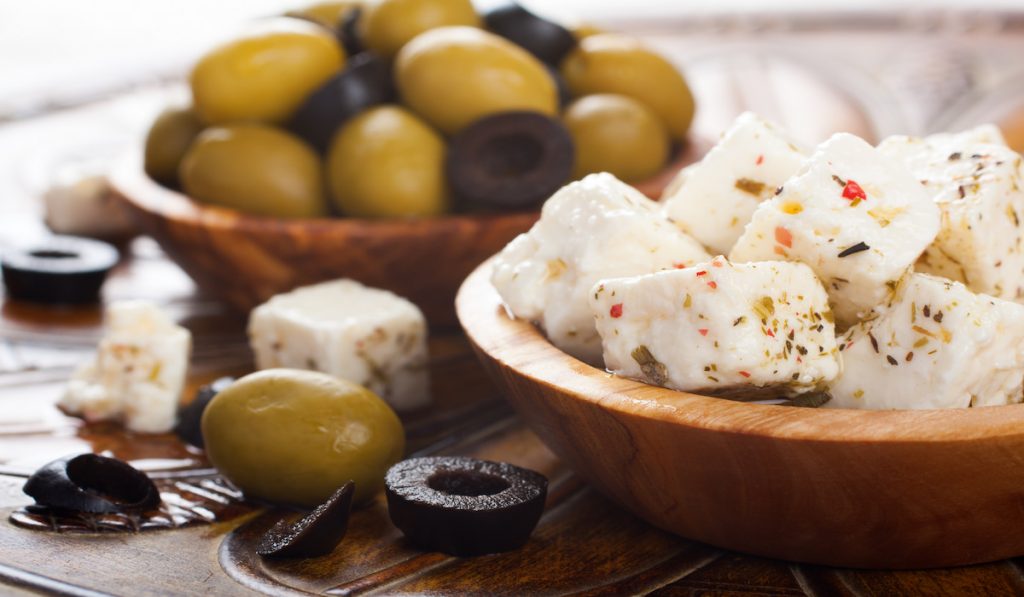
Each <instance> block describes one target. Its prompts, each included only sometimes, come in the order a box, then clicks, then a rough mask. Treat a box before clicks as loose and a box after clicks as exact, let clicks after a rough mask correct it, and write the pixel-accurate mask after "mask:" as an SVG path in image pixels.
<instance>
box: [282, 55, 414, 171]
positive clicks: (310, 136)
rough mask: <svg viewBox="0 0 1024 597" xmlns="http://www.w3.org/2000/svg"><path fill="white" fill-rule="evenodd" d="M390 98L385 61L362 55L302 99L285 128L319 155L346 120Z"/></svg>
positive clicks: (392, 91)
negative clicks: (300, 138) (306, 142)
mask: <svg viewBox="0 0 1024 597" xmlns="http://www.w3.org/2000/svg"><path fill="white" fill-rule="evenodd" d="M394 96H395V90H394V84H393V83H392V81H391V72H390V69H389V67H388V64H387V61H385V60H384V59H383V58H380V57H379V56H375V55H374V54H372V53H370V52H363V53H361V54H358V55H356V56H354V57H353V58H352V59H351V60H350V61H349V65H348V66H347V67H346V68H345V69H344V70H343V71H341V72H340V73H338V74H337V75H335V76H333V77H331V78H330V79H328V81H327V82H326V83H324V84H323V85H322V86H320V88H318V89H317V90H316V91H314V92H313V93H311V94H310V95H309V97H307V98H306V101H304V102H303V103H302V105H301V106H299V109H298V110H297V111H296V112H295V115H294V116H292V120H291V122H289V123H288V128H289V129H291V130H292V132H294V133H295V134H296V135H298V136H300V137H302V138H303V139H305V140H306V141H309V143H310V144H311V145H312V146H313V147H315V148H316V149H317V151H319V152H320V153H327V148H328V147H329V146H330V144H331V137H333V136H334V133H335V132H336V131H337V130H338V128H339V127H340V126H341V125H342V124H343V123H344V122H345V121H346V120H348V119H349V118H352V117H353V116H355V115H356V114H359V113H360V112H362V111H363V110H365V109H367V108H369V107H371V106H376V105H378V104H385V103H387V102H389V101H391V100H392V99H393V98H394Z"/></svg>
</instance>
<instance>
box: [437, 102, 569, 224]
mask: <svg viewBox="0 0 1024 597" xmlns="http://www.w3.org/2000/svg"><path fill="white" fill-rule="evenodd" d="M574 157H575V151H574V149H573V143H572V137H570V136H569V131H568V130H567V129H566V128H565V126H564V125H563V124H562V123H561V122H559V121H558V120H557V119H554V118H550V117H548V116H544V115H543V114H539V113H537V112H502V113H499V114H493V115H491V116H485V117H484V118H481V119H480V120H477V121H476V122H474V123H472V124H470V125H469V126H467V127H466V128H464V129H463V130H462V131H460V132H459V133H458V134H457V135H455V137H454V138H452V141H451V144H450V146H449V148H448V156H447V158H446V161H445V171H446V173H447V175H448V183H449V184H450V185H451V187H452V190H453V191H454V193H455V194H456V195H457V196H458V197H459V198H460V199H461V200H464V201H466V202H468V203H471V204H473V205H474V206H486V207H491V208H502V209H517V208H526V207H530V206H533V205H535V204H537V203H540V202H542V201H544V200H545V199H547V198H548V197H550V196H551V194H552V193H554V192H555V191H557V190H558V189H559V188H560V187H561V186H562V185H563V184H565V182H566V181H567V180H568V179H569V176H570V174H571V173H572V167H573V159H574Z"/></svg>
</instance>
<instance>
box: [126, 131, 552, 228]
mask: <svg viewBox="0 0 1024 597" xmlns="http://www.w3.org/2000/svg"><path fill="white" fill-rule="evenodd" d="M108 179H109V181H110V185H111V188H112V189H113V190H114V191H115V193H116V194H117V195H119V196H120V197H121V198H123V199H124V200H126V201H128V202H129V203H130V204H131V205H132V206H134V207H135V208H137V209H141V210H144V211H146V212H150V213H153V214H156V215H158V216H160V217H161V218H163V219H167V220H172V221H178V222H188V223H198V224H201V225H202V226H203V227H205V228H211V229H232V230H243V231H252V232H257V233H258V232H266V231H268V230H281V231H292V230H294V231H300V230H301V231H309V230H311V229H331V230H342V229H346V228H349V229H352V230H359V231H367V233H368V234H382V235H394V236H400V235H403V234H406V233H410V232H414V231H415V232H419V231H422V230H423V229H424V227H428V226H431V225H435V226H436V225H443V226H460V225H470V224H472V225H478V224H484V223H486V222H488V221H491V220H510V219H514V218H522V219H524V220H528V219H536V218H537V216H538V214H539V213H540V211H539V210H529V211H522V210H520V211H507V212H487V213H456V214H444V215H439V216H423V217H398V218H346V217H321V218H275V217H273V216H261V215H255V214H248V213H245V212H241V211H238V210H235V209H231V208H229V207H223V206H220V205H213V204H202V203H199V202H198V201H196V200H194V199H192V198H191V197H189V196H188V195H186V194H185V193H183V192H181V191H177V190H174V189H170V188H167V187H165V186H163V185H161V184H160V183H158V182H156V181H155V180H153V179H152V178H150V177H149V176H148V175H147V174H146V172H145V169H144V168H143V165H142V154H141V153H140V152H138V151H131V152H127V153H125V154H124V155H123V156H121V157H120V158H119V159H117V160H115V161H114V163H113V165H112V166H111V169H110V173H109V174H108Z"/></svg>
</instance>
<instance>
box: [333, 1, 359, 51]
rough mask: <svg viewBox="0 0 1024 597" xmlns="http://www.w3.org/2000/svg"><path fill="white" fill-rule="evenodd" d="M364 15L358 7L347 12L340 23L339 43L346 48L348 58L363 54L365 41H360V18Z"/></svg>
mask: <svg viewBox="0 0 1024 597" xmlns="http://www.w3.org/2000/svg"><path fill="white" fill-rule="evenodd" d="M362 15H363V8H362V7H361V6H357V7H355V8H353V9H351V10H347V11H345V13H344V14H343V15H342V16H341V22H340V23H338V41H339V42H340V43H341V46H342V47H343V48H345V55H346V56H355V55H356V54H359V53H360V52H362V51H363V50H364V49H365V48H364V47H363V41H362V40H361V39H359V17H361V16H362Z"/></svg>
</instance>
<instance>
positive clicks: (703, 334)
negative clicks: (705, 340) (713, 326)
mask: <svg viewBox="0 0 1024 597" xmlns="http://www.w3.org/2000/svg"><path fill="white" fill-rule="evenodd" d="M697 331H698V332H700V335H701V336H707V335H708V328H700V329H699V330H697Z"/></svg>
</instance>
